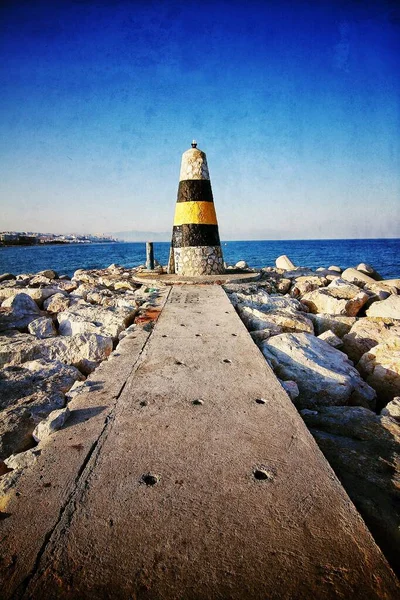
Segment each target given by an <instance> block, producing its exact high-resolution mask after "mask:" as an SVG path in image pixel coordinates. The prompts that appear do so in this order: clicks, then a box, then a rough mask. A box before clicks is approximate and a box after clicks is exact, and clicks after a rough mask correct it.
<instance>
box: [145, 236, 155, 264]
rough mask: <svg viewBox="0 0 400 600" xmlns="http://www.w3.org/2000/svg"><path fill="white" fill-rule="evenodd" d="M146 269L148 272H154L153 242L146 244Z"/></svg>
mask: <svg viewBox="0 0 400 600" xmlns="http://www.w3.org/2000/svg"><path fill="white" fill-rule="evenodd" d="M146 269H147V270H148V271H154V248H153V242H146Z"/></svg>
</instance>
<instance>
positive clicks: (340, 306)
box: [301, 279, 369, 317]
mask: <svg viewBox="0 0 400 600" xmlns="http://www.w3.org/2000/svg"><path fill="white" fill-rule="evenodd" d="M368 299H369V296H368V294H366V293H365V292H363V291H361V290H360V289H359V288H358V287H357V286H355V285H352V284H351V283H348V282H346V281H343V280H342V279H336V280H335V281H332V282H331V283H330V284H329V285H328V287H326V288H322V289H321V288H319V289H317V290H314V291H312V292H307V293H306V294H304V295H303V296H302V299H301V301H302V303H303V304H305V305H306V306H308V308H309V309H310V312H312V313H325V314H330V315H346V316H348V317H355V316H356V314H357V313H358V312H359V310H360V309H361V308H362V307H363V306H364V304H365V303H366V302H367V301H368Z"/></svg>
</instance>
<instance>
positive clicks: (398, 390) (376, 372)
mask: <svg viewBox="0 0 400 600" xmlns="http://www.w3.org/2000/svg"><path fill="white" fill-rule="evenodd" d="M357 369H358V370H359V371H360V373H361V375H362V376H363V377H364V379H365V380H366V381H367V383H368V384H369V385H370V386H371V387H373V388H374V390H376V392H377V394H378V399H379V401H380V402H381V403H382V402H383V403H384V404H387V403H388V402H390V401H391V400H392V399H393V398H394V397H396V396H400V337H398V336H396V337H392V338H390V339H389V340H388V341H387V342H386V343H384V344H378V345H377V346H374V347H373V348H371V350H369V352H366V353H365V354H363V356H362V357H361V359H360V361H359V363H358V364H357Z"/></svg>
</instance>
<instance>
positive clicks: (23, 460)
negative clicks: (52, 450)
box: [4, 448, 41, 471]
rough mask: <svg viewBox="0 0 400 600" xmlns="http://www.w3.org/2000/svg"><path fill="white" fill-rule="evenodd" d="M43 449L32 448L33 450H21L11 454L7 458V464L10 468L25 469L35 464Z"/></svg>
mask: <svg viewBox="0 0 400 600" xmlns="http://www.w3.org/2000/svg"><path fill="white" fill-rule="evenodd" d="M40 453H41V450H38V449H37V448H32V450H26V451H25V452H19V453H18V454H11V456H9V457H8V458H6V459H5V461H4V462H5V464H6V465H7V467H8V468H9V469H13V470H15V471H23V469H27V468H28V467H31V466H32V465H34V464H35V462H36V461H37V458H38V456H40Z"/></svg>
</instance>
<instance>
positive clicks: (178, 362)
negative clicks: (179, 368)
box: [175, 360, 185, 366]
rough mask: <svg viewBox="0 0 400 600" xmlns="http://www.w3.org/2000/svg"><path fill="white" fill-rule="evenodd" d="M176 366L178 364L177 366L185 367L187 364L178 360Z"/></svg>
mask: <svg viewBox="0 0 400 600" xmlns="http://www.w3.org/2000/svg"><path fill="white" fill-rule="evenodd" d="M175 364H176V365H183V366H185V363H183V362H182V361H180V360H176V361H175Z"/></svg>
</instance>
